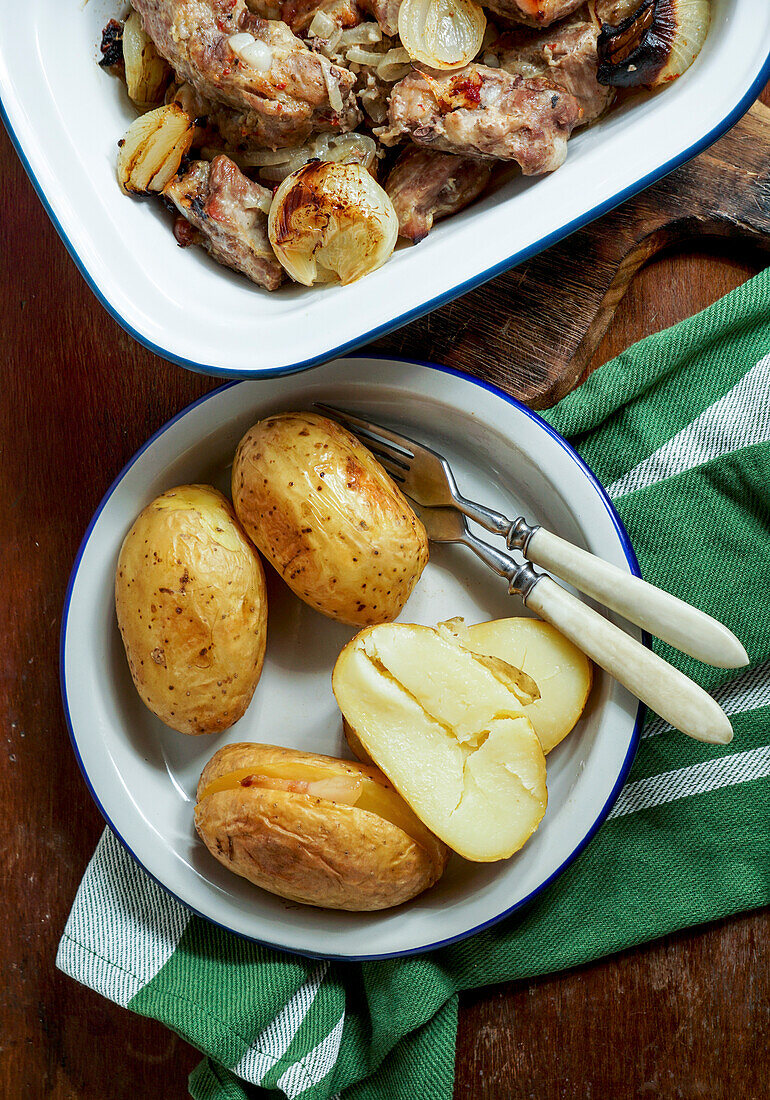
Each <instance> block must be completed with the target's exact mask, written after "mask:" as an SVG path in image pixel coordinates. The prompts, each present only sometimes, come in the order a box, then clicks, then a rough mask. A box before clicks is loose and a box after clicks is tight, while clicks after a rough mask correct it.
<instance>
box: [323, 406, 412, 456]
mask: <svg viewBox="0 0 770 1100" xmlns="http://www.w3.org/2000/svg"><path fill="white" fill-rule="evenodd" d="M314 404H315V407H316V408H317V409H322V410H323V411H324V412H327V413H331V415H332V416H333V418H334V419H335V420H339V422H340V423H341V424H343V425H344V426H346V427H347V426H348V425H350V426H351V429H355V431H354V432H353V434H354V435H362V436H365V437H366V438H367V439H370V440H371V441H372V442H373V443H379V445H380V446H381V447H382V448H383V449H384V450H387V451H390V450H391V446H392V447H394V448H395V450H394V452H393V457H394V458H414V453H413V452H412V451H410V450H409V447H410V446H411V447H414V448H415V450H422V449H423V448H422V444H420V443H418V442H417V441H416V440H414V439H410V438H409V436H407V435H400V434H399V433H398V432H391V431H389V430H388V429H387V428H383V427H382V426H381V425H380V424H373V423H372V422H371V421H370V420H364V419H363V418H362V417H360V416H356V415H355V413H351V412H347V411H346V410H345V409H336V408H335V407H334V406H333V405H325V404H324V403H323V402H322V401H316V402H314Z"/></svg>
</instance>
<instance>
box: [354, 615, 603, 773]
mask: <svg viewBox="0 0 770 1100" xmlns="http://www.w3.org/2000/svg"><path fill="white" fill-rule="evenodd" d="M440 629H441V630H442V631H449V632H450V633H452V634H454V635H455V637H456V638H457V639H458V641H459V642H460V643H461V645H462V646H463V648H464V649H469V650H471V651H472V652H474V653H478V654H484V655H487V656H490V657H497V658H499V659H501V660H503V661H505V662H506V663H507V664H509V665H512V666H514V667H515V668H518V669H521V670H522V671H523V672H524V673H526V674H528V675H529V676H531V677H532V679H533V680H534V681H535V683H536V684H537V689H538V693H539V694H538V697H537V698H533V699H532V701H531V702H529V703H526V704H522V706H523V709H522V713H523V714H524V715H525V716H526V717H527V718H528V719H529V720H530V722H531V723H532V725H533V726H534V729H535V733H536V734H537V736H538V740H539V741H540V744H541V745H542V748H543V752H544V753H545V754H546V755H548V753H549V752H550V751H551V749H554V748H555V747H556V746H557V745H559V744H561V742H562V741H563V740H564V738H565V737H566V736H567V734H568V733H570V731H571V730H572V729H574V727H575V724H576V723H577V721H578V719H579V718H580V716H581V714H582V713H583V710H584V709H585V705H586V703H587V701H588V696H589V695H590V693H591V685H592V682H593V665H592V663H591V661H590V659H589V658H588V657H586V655H585V653H583V652H582V651H581V650H579V649H578V648H577V646H576V645H573V644H572V642H571V641H570V640H569V639H568V638H565V637H564V635H563V634H561V633H559V631H558V630H557V629H556V627H554V626H551V624H550V623H543V622H541V621H540V620H539V619H528V618H524V617H520V618H514V619H494V620H493V621H492V622H487V623H477V624H476V625H475V626H466V625H465V624H464V623H463V621H462V619H452V620H450V621H449V622H447V623H441V625H440ZM343 730H344V733H345V738H346V740H347V743H348V745H349V746H350V749H351V751H352V752H353V754H354V755H355V756H357V757H358V759H359V760H363V761H364V762H365V763H371V762H372V761H371V758H370V756H369V754H368V753H367V751H366V749H365V748H364V747H363V745H362V744H361V739H360V737H359V736H358V734H357V733H356V731H355V730H354V729H353V727H352V726H351V725H350V723H349V722H348V721H347V720H346V719H345V720H344V721H343Z"/></svg>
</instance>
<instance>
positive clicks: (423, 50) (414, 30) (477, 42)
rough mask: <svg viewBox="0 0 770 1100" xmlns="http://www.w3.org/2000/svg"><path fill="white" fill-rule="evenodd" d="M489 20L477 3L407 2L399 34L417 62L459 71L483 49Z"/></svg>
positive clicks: (400, 16) (401, 12) (464, 0)
mask: <svg viewBox="0 0 770 1100" xmlns="http://www.w3.org/2000/svg"><path fill="white" fill-rule="evenodd" d="M486 26H487V17H486V16H485V15H484V12H483V10H482V9H481V8H480V7H479V5H478V4H475V3H474V2H473V0H403V3H402V4H401V7H400V8H399V12H398V33H399V37H400V38H401V42H402V43H403V45H404V48H405V49H406V50H407V52H408V53H409V56H410V57H411V58H412V59H413V60H414V61H421V62H422V63H423V64H424V65H429V66H430V67H431V68H432V69H458V68H461V67H462V66H463V65H467V64H468V63H469V62H470V61H472V60H473V58H474V57H475V56H476V54H477V53H478V52H479V50H480V49H481V43H482V42H483V40H484V31H485V30H486Z"/></svg>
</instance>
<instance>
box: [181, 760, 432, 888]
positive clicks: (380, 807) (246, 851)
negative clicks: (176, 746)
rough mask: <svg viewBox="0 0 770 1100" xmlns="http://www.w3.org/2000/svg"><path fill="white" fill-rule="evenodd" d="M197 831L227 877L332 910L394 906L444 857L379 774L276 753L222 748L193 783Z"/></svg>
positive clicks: (423, 884) (427, 882)
mask: <svg viewBox="0 0 770 1100" xmlns="http://www.w3.org/2000/svg"><path fill="white" fill-rule="evenodd" d="M195 827H196V829H197V831H198V834H199V836H200V838H201V840H202V841H203V843H204V844H205V845H206V847H207V848H208V850H209V851H210V852H211V854H212V855H213V856H214V858H215V859H217V860H218V861H219V862H220V863H221V864H222V865H223V866H224V867H227V869H228V870H230V871H233V872H234V873H235V874H237V875H241V876H242V877H243V878H245V879H248V880H249V882H253V883H254V884H255V885H256V886H260V887H261V888H262V889H263V890H269V891H270V893H273V894H278V895H279V896H280V897H284V898H288V899H289V900H291V901H298V902H304V903H305V904H307V905H316V906H322V907H324V908H328V909H348V910H374V909H386V908H389V907H390V906H394V905H400V904H401V903H402V902H405V901H408V900H409V899H410V898H413V897H414V896H415V895H416V894H419V893H421V892H422V891H423V890H427V889H428V887H430V886H432V885H433V884H434V883H435V882H436V881H437V880H438V879H439V878H440V877H441V874H442V872H443V870H444V866H445V864H446V860H447V849H446V847H445V846H444V845H443V844H442V843H441V841H440V840H438V839H437V838H436V837H435V836H433V834H432V833H430V832H429V830H428V829H427V828H426V827H425V825H423V823H422V822H421V821H420V820H419V818H417V817H416V815H415V814H414V813H413V812H412V810H411V809H410V808H409V806H408V805H407V804H406V803H405V802H404V800H403V799H402V798H401V797H400V796H399V795H398V794H397V792H396V791H395V790H394V789H393V787H392V786H391V784H390V783H389V782H388V780H387V779H386V777H385V776H384V775H383V774H382V772H381V771H379V770H378V769H377V768H375V767H372V766H369V765H365V764H360V763H356V762H351V761H348V760H335V759H334V758H333V757H329V756H320V755H318V754H316V753H309V752H301V751H299V750H298V749H287V748H279V747H278V746H275V745H257V744H244V743H242V744H236V745H227V746H225V747H224V748H222V749H220V750H219V751H218V752H217V753H215V754H214V756H213V757H212V758H211V760H210V761H209V763H208V764H207V765H206V767H205V768H204V769H203V773H202V775H201V778H200V782H199V783H198V794H197V805H196V807H195Z"/></svg>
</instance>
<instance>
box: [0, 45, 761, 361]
mask: <svg viewBox="0 0 770 1100" xmlns="http://www.w3.org/2000/svg"><path fill="white" fill-rule="evenodd" d="M768 81H770V52H768V56H767V58H766V60H765V62H764V64H763V65H762V67H761V68H760V70H759V73H758V75H757V77H756V79H755V80H754V81H752V83H751V85H750V86H749V88H748V90H747V92H746V93H745V95H743V96H742V97H741V99H739V101H738V103H737V105H736V106H735V107H734V108H733V109H732V111H729V112H728V114H727V115H726V116H725V117H724V118H723V119H722V120H721V122H718V123H717V124H716V126H714V127H713V128H712V129H711V130H709V131H707V133H706V134H704V136H703V137H702V138H700V139H699V140H698V141H696V142H693V144H692V145H690V146H688V147H687V148H686V149H685V150H684V151H683V152H681V153H678V154H677V155H676V156H675V157H672V158H671V159H670V160H668V161H666V162H665V163H664V164H662V165H660V166H659V167H658V168H655V169H654V170H653V171H652V172H648V173H647V175H645V176H642V177H641V178H640V179H638V180H636V181H635V182H634V183H632V184H629V186H628V187H625V188H622V189H621V190H620V191H618V192H616V194H614V195H612V196H611V197H610V198H608V199H605V201H604V202H602V203H599V204H598V205H597V206H594V207H592V208H591V209H590V210H588V211H587V212H586V213H584V214H581V215H580V216H579V217H577V218H574V219H573V220H572V221H571V222H568V223H567V224H566V225H563V226H561V227H560V228H559V229H555V230H554V231H553V232H552V233H548V234H546V236H545V237H541V238H540V240H538V241H535V242H534V243H533V244H531V245H529V246H527V247H526V248H523V249H521V250H520V251H518V252H515V253H513V255H511V256H508V257H507V258H506V259H504V260H501V261H500V262H499V263H497V264H493V265H492V266H491V267H488V268H486V269H485V270H484V271H482V272H480V273H479V274H478V275H474V276H473V277H472V278H470V279H466V280H465V282H463V283H459V284H458V285H457V286H455V287H452V289H451V290H446V291H444V292H443V293H442V294H437V295H436V297H435V298H432V299H431V300H430V301H429V302H425V303H423V304H422V305H419V306H416V307H415V308H414V309H411V310H407V311H406V312H405V313H402V314H400V315H399V316H398V317H396V318H394V319H393V320H390V321H385V322H384V323H383V324H381V325H378V326H376V327H375V328H373V329H369V331H368V332H365V333H362V334H361V335H360V336H356V337H355V338H354V339H352V340H347V341H346V342H345V343H344V344H340V345H339V346H338V347H336V348H329V349H327V350H324V351H322V352H319V353H318V355H314V356H311V357H310V358H309V359H304V360H302V361H301V362H297V363H289V364H286V366H283V367H266V368H255V369H254V370H253V371H247V370H244V371H238V372H237V374H235V375H234V374H233V372H232V371H230V370H228V368H227V367H218V366H215V365H213V364H206V363H197V362H195V361H194V360H192V359H184V358H182V357H180V356H176V355H172V354H171V353H170V352H169V351H168V350H167V349H165V348H163V347H161V346H160V345H159V344H154V343H153V342H152V341H151V340H149V339H147V337H145V336H143V335H142V333H140V332H138V331H137V330H136V329H135V328H134V327H133V326H132V325H131V324H130V323H129V322H128V321H127V320H126V319H125V318H124V317H123V316H122V314H120V313H119V312H118V311H117V310H116V309H115V308H114V307H113V306H112V305H111V303H110V302H109V301H108V300H107V298H106V297H105V295H104V294H103V293H102V291H101V289H100V288H99V286H98V284H97V283H96V282H95V281H94V280H93V279H92V277H91V275H90V273H89V272H88V270H87V268H86V265H85V263H84V262H83V261H82V260H81V258H80V255H79V253H78V251H77V249H76V248H75V246H74V245H73V243H72V242H71V241H70V239H69V237H68V236H67V234H66V233H65V232H64V228H63V227H62V225H61V223H60V221H59V219H58V218H57V216H56V215H55V214H54V212H53V209H52V207H51V205H50V203H49V201H48V199H47V197H46V194H45V191H44V190H43V187H42V186H41V184H40V182H39V181H38V179H37V176H36V175H35V173H34V172H33V170H32V166H31V165H30V163H29V160H28V159H27V156H26V153H25V152H24V149H23V146H22V143H21V141H20V139H19V138H18V136H17V134H16V131H15V130H14V128H13V126H12V125H11V120H10V119H9V117H8V113H7V111H6V109H5V105H4V103H3V100H2V95H1V94H0V118H2V120H3V123H4V125H5V128H6V130H7V131H8V136H9V137H10V139H11V142H12V144H13V146H14V148H15V150H16V153H17V154H18V157H19V160H20V161H21V163H22V166H23V167H24V170H25V172H26V173H27V176H28V177H29V180H30V182H31V183H32V186H33V187H34V189H35V191H36V193H37V196H38V198H39V199H40V201H41V203H42V204H43V207H44V208H45V211H46V213H47V214H48V217H49V218H50V219H51V221H52V222H53V226H54V228H55V230H56V232H57V233H58V234H59V236H60V238H61V240H62V241H63V243H64V246H65V248H66V249H67V251H68V252H69V254H70V256H71V258H72V260H73V261H74V263H75V266H76V267H77V269H78V270H79V272H80V274H81V275H82V276H83V278H84V279H85V281H86V283H87V284H88V286H89V287H90V289H91V290H92V291H93V293H94V294H95V296H96V298H97V299H98V300H99V301H100V302H101V304H102V306H103V307H104V309H106V311H107V312H108V313H109V315H110V316H111V317H112V318H113V320H115V321H117V323H118V324H119V325H120V326H121V328H122V329H123V330H124V331H125V332H127V333H128V334H129V336H132V337H133V338H134V339H135V340H136V341H137V342H138V343H139V344H141V345H142V347H145V348H147V350H148V351H150V352H152V353H153V354H154V355H158V356H159V357H160V358H161V359H165V360H166V361H167V362H171V363H175V364H176V365H177V366H180V367H185V368H186V369H187V370H192V371H195V372H196V373H198V374H207V375H211V376H212V377H214V378H235V379H237V380H242V379H247V378H251V379H254V378H277V377H280V376H281V375H285V374H296V373H298V372H300V371H304V370H309V369H310V368H311V367H316V366H318V365H319V364H321V363H326V362H328V361H329V360H330V359H337V358H339V357H340V356H342V355H345V354H347V353H350V352H352V351H354V350H355V349H357V348H361V347H363V345H364V344H366V343H369V342H370V341H372V340H376V339H378V338H379V337H381V336H386V335H387V334H388V333H389V332H393V330H394V329H397V328H400V327H402V326H403V325H406V324H408V323H409V322H410V321H415V320H417V319H418V318H419V317H423V316H424V315H425V314H426V313H430V312H431V311H432V310H434V309H438V307H439V306H442V305H445V304H446V303H447V302H451V301H453V300H454V299H455V298H459V297H461V296H462V295H463V294H467V293H468V291H470V290H473V289H474V288H475V287H477V286H480V285H481V284H482V283H485V282H488V281H489V280H490V279H494V278H495V276H496V275H501V274H502V273H503V272H505V271H509V270H510V269H511V268H513V267H516V266H517V265H518V264H520V263H523V262H524V261H525V260H528V259H531V257H532V256H536V255H537V254H538V253H539V252H543V251H545V249H547V248H550V247H551V246H552V245H554V244H557V243H558V242H559V241H561V240H563V239H564V238H565V237H568V236H569V235H570V234H571V233H574V232H576V231H577V230H578V229H582V228H583V227H584V226H586V225H588V224H590V222H592V221H595V220H596V219H597V218H600V217H602V215H604V214H607V213H608V212H609V211H610V210H613V209H614V208H615V207H616V206H619V205H620V204H621V203H623V202H625V201H626V200H627V199H630V198H631V197H632V196H633V195H637V194H638V193H639V192H640V191H643V190H644V189H645V188H647V187H650V186H651V185H652V184H653V183H657V182H658V180H661V179H663V177H664V176H667V175H669V173H671V172H673V171H675V170H676V169H677V168H679V167H680V166H681V165H682V164H685V163H686V162H687V161H689V160H692V159H693V157H696V156H698V154H699V153H702V152H703V150H704V149H708V147H709V146H710V145H713V144H714V142H715V141H718V140H719V138H721V137H722V136H723V135H724V134H725V133H727V131H728V130H729V129H731V127H733V126H734V125H735V123H736V122H738V120H739V119H740V118H742V117H743V115H744V114H745V113H746V112H747V111H748V109H749V108H750V107H751V105H752V103H753V102H754V100H755V99H756V98H757V96H758V95H759V94H760V92H761V91H762V89H763V88H764V86H765V85H766V84H767V83H768Z"/></svg>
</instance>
